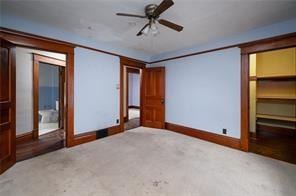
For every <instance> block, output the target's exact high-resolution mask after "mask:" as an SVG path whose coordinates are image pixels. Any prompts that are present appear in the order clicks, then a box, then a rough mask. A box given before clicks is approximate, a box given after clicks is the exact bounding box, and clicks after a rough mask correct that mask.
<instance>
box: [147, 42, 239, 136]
mask: <svg viewBox="0 0 296 196" xmlns="http://www.w3.org/2000/svg"><path fill="white" fill-rule="evenodd" d="M151 66H165V67H166V110H165V112H166V122H170V123H174V124H179V125H183V126H187V127H191V128H195V129H200V130H204V131H209V132H213V133H217V134H222V129H223V128H226V129H227V133H228V134H227V135H228V136H231V137H235V138H240V49H239V48H231V49H226V50H221V51H216V52H211V53H206V54H202V55H197V56H192V57H188V58H182V59H178V60H172V61H166V62H162V63H160V64H153V65H151Z"/></svg>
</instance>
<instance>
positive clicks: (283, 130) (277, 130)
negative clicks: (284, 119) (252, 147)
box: [256, 124, 296, 136]
mask: <svg viewBox="0 0 296 196" xmlns="http://www.w3.org/2000/svg"><path fill="white" fill-rule="evenodd" d="M256 130H257V132H258V134H259V133H260V132H262V131H264V132H270V133H274V134H278V135H286V136H294V135H296V130H295V129H289V128H283V127H273V126H268V125H260V124H257V125H256Z"/></svg>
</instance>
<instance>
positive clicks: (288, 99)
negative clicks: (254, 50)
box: [249, 48, 296, 132]
mask: <svg viewBox="0 0 296 196" xmlns="http://www.w3.org/2000/svg"><path fill="white" fill-rule="evenodd" d="M249 79H250V114H251V116H250V127H251V131H252V132H254V131H255V132H256V127H257V125H259V124H262V123H263V124H268V126H269V127H278V128H281V127H282V128H283V131H284V130H285V129H287V128H288V129H291V130H294V131H296V48H291V49H283V50H278V51H272V52H266V53H258V54H255V55H253V56H252V57H250V78H249Z"/></svg>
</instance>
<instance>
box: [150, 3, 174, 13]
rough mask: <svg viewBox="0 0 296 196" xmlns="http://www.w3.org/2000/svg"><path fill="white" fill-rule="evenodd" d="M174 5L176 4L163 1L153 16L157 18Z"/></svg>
mask: <svg viewBox="0 0 296 196" xmlns="http://www.w3.org/2000/svg"><path fill="white" fill-rule="evenodd" d="M172 5H174V2H173V1H172V0H163V1H162V2H161V3H160V4H159V6H158V7H157V8H156V9H155V11H154V13H153V15H154V16H155V17H158V16H159V15H160V14H161V13H163V12H164V11H166V10H167V9H169V8H170V7H171V6H172Z"/></svg>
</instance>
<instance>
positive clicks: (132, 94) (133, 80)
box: [128, 73, 140, 106]
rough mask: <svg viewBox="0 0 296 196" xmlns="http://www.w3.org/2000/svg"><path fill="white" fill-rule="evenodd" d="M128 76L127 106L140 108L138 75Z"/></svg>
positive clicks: (130, 74)
mask: <svg viewBox="0 0 296 196" xmlns="http://www.w3.org/2000/svg"><path fill="white" fill-rule="evenodd" d="M128 75H129V76H128V77H129V78H128V82H129V83H128V85H129V87H128V91H129V92H128V93H129V97H128V102H129V103H128V105H129V106H140V74H135V73H129V74H128Z"/></svg>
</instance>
